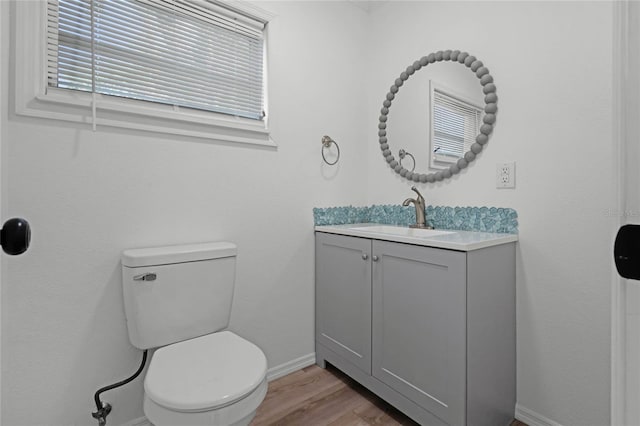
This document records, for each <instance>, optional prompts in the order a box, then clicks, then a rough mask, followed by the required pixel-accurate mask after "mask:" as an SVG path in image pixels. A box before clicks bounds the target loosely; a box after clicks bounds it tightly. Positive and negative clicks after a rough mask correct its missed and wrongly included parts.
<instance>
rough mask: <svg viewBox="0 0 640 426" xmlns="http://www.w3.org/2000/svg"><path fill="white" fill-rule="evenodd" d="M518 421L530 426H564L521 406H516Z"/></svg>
mask: <svg viewBox="0 0 640 426" xmlns="http://www.w3.org/2000/svg"><path fill="white" fill-rule="evenodd" d="M516 420H520V421H521V422H524V423H526V424H527V425H529V426H562V425H561V424H560V423H558V422H554V421H553V420H551V419H548V418H546V417H545V416H543V415H542V414H538V413H536V412H535V411H532V410H529V409H528V408H525V407H523V406H522V405H520V404H516Z"/></svg>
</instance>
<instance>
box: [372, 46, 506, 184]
mask: <svg viewBox="0 0 640 426" xmlns="http://www.w3.org/2000/svg"><path fill="white" fill-rule="evenodd" d="M436 63H437V65H433V64H436ZM428 65H431V66H428ZM419 70H421V72H420V73H417V71H419ZM469 70H470V71H471V72H469ZM409 79H411V82H410V83H408V80H409ZM478 80H479V82H480V85H478ZM407 84H408V85H409V88H410V90H407V89H406V88H405V89H404V92H403V95H402V96H401V97H400V96H398V94H399V92H400V89H401V88H403V87H404V86H405V85H407ZM497 102H498V97H497V95H496V86H495V84H494V83H493V77H492V76H491V75H490V74H489V70H488V69H487V68H486V67H485V66H484V65H483V63H482V62H481V61H479V60H478V59H476V58H475V57H474V56H472V55H469V54H468V53H466V52H460V51H457V50H455V51H451V50H447V51H438V52H436V53H431V54H429V55H427V56H424V57H422V58H421V59H419V60H417V61H415V62H414V63H413V64H412V65H409V66H408V67H407V68H406V70H405V71H403V72H402V73H401V74H400V76H399V77H398V78H397V79H396V80H395V82H394V83H393V85H392V86H391V88H390V89H389V93H387V95H386V97H385V100H384V102H383V104H382V109H381V110H380V114H381V115H380V122H379V124H378V136H379V142H380V149H381V150H382V155H383V156H384V158H385V160H386V161H387V163H388V164H389V166H390V167H391V168H392V169H393V170H394V171H396V173H398V174H399V175H401V176H402V177H404V178H406V179H408V180H411V181H414V182H423V183H424V182H436V181H441V180H443V179H445V178H449V177H451V176H453V175H454V174H456V173H458V172H460V170H462V169H464V168H465V167H467V166H468V165H469V163H470V162H472V161H473V160H474V159H475V158H476V155H477V154H479V153H480V151H482V148H483V147H484V145H485V144H486V143H487V142H488V141H489V135H490V134H491V132H492V131H493V126H494V125H495V121H496V113H497V111H498V104H497ZM392 105H393V110H394V114H393V116H391V115H390V114H389V113H390V111H391V107H392ZM390 141H393V149H392V148H391V145H390ZM396 155H397V156H398V157H397V158H396ZM425 169H427V170H429V172H428V173H420V172H419V170H425Z"/></svg>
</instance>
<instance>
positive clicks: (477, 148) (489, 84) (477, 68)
mask: <svg viewBox="0 0 640 426" xmlns="http://www.w3.org/2000/svg"><path fill="white" fill-rule="evenodd" d="M441 61H452V62H458V63H460V64H461V65H464V66H466V67H467V68H469V69H470V70H471V72H473V73H474V74H475V75H476V77H477V78H478V79H479V80H480V85H481V86H482V92H483V93H484V95H485V97H484V103H485V106H484V113H485V114H484V116H483V118H482V122H483V124H482V125H481V126H480V133H479V134H478V135H477V136H476V139H475V142H474V143H473V144H472V145H471V149H470V150H469V151H467V152H466V153H465V154H464V156H463V157H462V158H460V159H459V160H458V161H457V162H456V163H454V164H452V165H451V166H450V167H449V168H448V169H444V170H440V171H437V172H432V173H417V172H412V171H409V170H407V169H405V168H404V167H402V165H401V164H400V162H398V161H397V160H396V159H395V158H394V156H393V153H392V152H391V149H390V148H389V141H388V139H387V130H386V129H387V118H388V115H389V110H390V108H391V105H392V102H393V100H394V99H395V97H396V95H397V94H398V92H399V91H400V88H401V87H402V85H403V84H404V83H405V81H407V80H408V79H409V78H410V77H411V76H412V75H413V74H414V73H415V72H416V71H419V70H420V69H422V68H424V67H426V66H427V65H429V64H434V63H436V62H441ZM497 112H498V96H497V94H496V85H495V84H494V83H493V77H492V76H491V74H489V69H488V68H487V67H485V66H484V64H483V63H482V61H480V60H479V59H477V58H476V57H475V56H473V55H470V54H469V53H467V52H460V51H459V50H453V51H452V50H445V51H442V50H439V51H437V52H435V53H430V54H429V55H427V56H423V57H422V58H420V59H419V60H417V61H415V62H414V63H413V64H412V65H409V66H408V67H407V68H406V70H405V71H403V72H402V73H400V77H398V78H397V79H396V80H395V81H394V83H393V85H392V86H391V87H390V88H389V93H387V95H386V96H385V100H384V101H383V102H382V109H381V110H380V122H379V123H378V137H379V139H378V141H379V142H380V149H381V150H382V156H383V157H384V158H385V160H386V161H387V163H388V164H389V166H390V167H391V168H392V169H393V170H394V171H395V172H396V173H398V174H399V175H400V176H402V177H403V178H405V179H407V180H410V181H413V182H421V183H433V182H439V181H442V180H444V179H448V178H450V177H452V176H453V175H455V174H457V173H460V171H461V170H462V169H464V168H466V167H467V166H468V165H469V163H471V162H472V161H473V160H475V158H476V155H477V154H479V153H480V152H481V151H482V149H483V147H484V146H485V145H486V144H487V143H488V142H489V136H490V135H491V133H492V132H493V128H494V126H495V123H496V114H497Z"/></svg>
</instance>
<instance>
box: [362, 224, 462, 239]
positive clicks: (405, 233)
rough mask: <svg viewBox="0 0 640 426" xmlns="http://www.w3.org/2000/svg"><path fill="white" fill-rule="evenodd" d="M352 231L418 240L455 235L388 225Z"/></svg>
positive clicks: (448, 232) (449, 232)
mask: <svg viewBox="0 0 640 426" xmlns="http://www.w3.org/2000/svg"><path fill="white" fill-rule="evenodd" d="M352 229H357V230H358V231H368V232H377V233H380V234H389V235H398V236H402V237H417V238H431V237H439V236H441V235H447V234H453V233H454V232H451V231H438V230H435V229H422V228H405V227H401V226H387V225H375V226H362V227H356V228H352Z"/></svg>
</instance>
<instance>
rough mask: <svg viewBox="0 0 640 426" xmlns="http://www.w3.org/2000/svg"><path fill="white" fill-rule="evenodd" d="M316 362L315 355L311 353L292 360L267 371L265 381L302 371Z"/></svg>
mask: <svg viewBox="0 0 640 426" xmlns="http://www.w3.org/2000/svg"><path fill="white" fill-rule="evenodd" d="M315 362H316V353H315V352H312V353H310V354H307V355H303V356H301V357H300V358H296V359H292V360H291V361H287V362H285V363H284V364H280V365H276V366H275V367H271V368H270V369H268V370H267V380H268V381H272V380H275V379H279V378H280V377H282V376H286V375H287V374H290V373H293V372H294V371H298V370H302V369H303V368H305V367H308V366H310V365H312V364H315Z"/></svg>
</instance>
